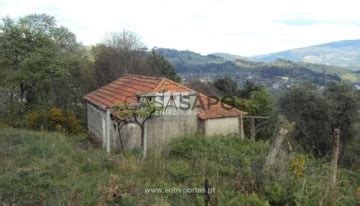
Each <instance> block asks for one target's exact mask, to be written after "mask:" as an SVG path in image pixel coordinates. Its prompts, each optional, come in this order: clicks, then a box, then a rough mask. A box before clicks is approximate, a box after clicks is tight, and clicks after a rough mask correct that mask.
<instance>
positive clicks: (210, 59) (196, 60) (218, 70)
mask: <svg viewBox="0 0 360 206" xmlns="http://www.w3.org/2000/svg"><path fill="white" fill-rule="evenodd" d="M157 51H158V52H159V53H160V54H162V55H163V56H164V57H165V58H166V59H167V60H168V61H169V62H170V63H171V64H172V65H173V66H174V67H175V69H176V71H177V72H178V73H179V74H180V75H181V76H182V77H183V79H184V80H185V81H186V80H189V79H200V80H202V81H212V80H213V79H215V78H218V77H219V76H231V77H232V78H234V79H235V80H237V81H238V82H239V83H241V82H244V81H246V80H249V79H250V80H252V81H254V82H257V83H260V84H263V85H265V86H267V87H269V88H275V89H281V88H286V87H289V86H291V85H295V84H298V83H301V82H311V83H314V84H317V85H319V86H322V85H326V84H327V83H329V82H332V81H341V80H348V81H351V82H353V83H357V82H359V79H360V78H359V73H356V72H353V71H351V70H348V69H346V68H343V67H337V66H330V65H322V64H313V63H307V62H294V61H290V60H286V59H276V60H273V61H269V62H260V61H253V60H249V59H246V58H244V57H240V56H237V55H232V54H226V53H213V54H209V55H201V54H199V53H195V52H192V51H178V50H175V49H164V48H160V49H157Z"/></svg>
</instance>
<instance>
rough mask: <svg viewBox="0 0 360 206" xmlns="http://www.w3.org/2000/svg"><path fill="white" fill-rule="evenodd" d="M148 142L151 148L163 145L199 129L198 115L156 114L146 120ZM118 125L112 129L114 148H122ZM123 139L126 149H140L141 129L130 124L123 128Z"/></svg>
mask: <svg viewBox="0 0 360 206" xmlns="http://www.w3.org/2000/svg"><path fill="white" fill-rule="evenodd" d="M146 130H147V143H148V147H149V148H154V147H161V146H162V145H164V144H166V143H167V142H169V140H171V139H172V138H176V137H179V136H183V135H185V134H189V133H193V132H196V131H198V118H197V116H196V115H191V116H186V115H177V116H156V117H153V118H152V119H149V120H148V121H147V122H146ZM118 133H119V132H118V130H117V127H116V126H112V129H111V142H112V145H113V148H116V149H121V143H120V138H119V135H118ZM121 140H122V143H123V145H124V148H126V149H139V148H140V146H141V129H140V127H139V126H138V125H137V124H129V125H126V126H124V127H123V129H122V130H121Z"/></svg>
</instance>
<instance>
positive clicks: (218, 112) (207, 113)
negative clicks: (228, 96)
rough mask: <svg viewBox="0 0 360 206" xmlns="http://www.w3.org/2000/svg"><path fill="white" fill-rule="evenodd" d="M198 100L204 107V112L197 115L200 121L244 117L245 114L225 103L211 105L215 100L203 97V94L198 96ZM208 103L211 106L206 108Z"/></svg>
mask: <svg viewBox="0 0 360 206" xmlns="http://www.w3.org/2000/svg"><path fill="white" fill-rule="evenodd" d="M200 99H201V101H202V104H203V106H204V107H205V110H204V111H203V112H199V113H198V117H199V118H200V119H213V118H222V117H239V116H245V115H246V114H247V112H244V111H241V110H239V109H236V108H232V107H231V106H230V105H227V104H225V103H220V102H219V103H217V104H211V103H212V102H213V103H216V100H215V99H213V98H211V97H208V96H205V95H203V94H200ZM209 102H210V105H211V106H208V103H209Z"/></svg>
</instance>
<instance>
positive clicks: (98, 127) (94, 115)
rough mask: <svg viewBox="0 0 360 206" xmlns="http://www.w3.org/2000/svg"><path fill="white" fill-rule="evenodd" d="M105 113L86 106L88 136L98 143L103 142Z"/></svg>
mask: <svg viewBox="0 0 360 206" xmlns="http://www.w3.org/2000/svg"><path fill="white" fill-rule="evenodd" d="M104 118H105V112H104V111H102V110H100V109H98V108H96V107H95V106H93V105H91V104H89V103H88V104H87V127H88V133H89V135H90V136H91V137H92V138H94V140H95V141H97V142H99V143H102V144H103V143H104V142H105V119H104Z"/></svg>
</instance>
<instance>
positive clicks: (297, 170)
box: [290, 155, 305, 177]
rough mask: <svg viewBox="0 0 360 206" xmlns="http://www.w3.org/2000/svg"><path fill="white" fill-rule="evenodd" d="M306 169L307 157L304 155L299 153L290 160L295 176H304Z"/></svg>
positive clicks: (291, 169)
mask: <svg viewBox="0 0 360 206" xmlns="http://www.w3.org/2000/svg"><path fill="white" fill-rule="evenodd" d="M304 170H305V157H304V155H299V156H296V157H294V158H293V159H292V160H291V162H290V171H291V173H292V174H293V175H294V176H295V177H302V176H304Z"/></svg>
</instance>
